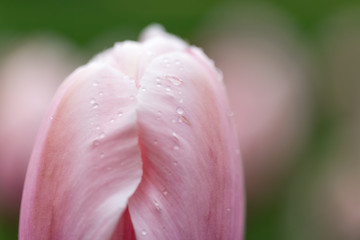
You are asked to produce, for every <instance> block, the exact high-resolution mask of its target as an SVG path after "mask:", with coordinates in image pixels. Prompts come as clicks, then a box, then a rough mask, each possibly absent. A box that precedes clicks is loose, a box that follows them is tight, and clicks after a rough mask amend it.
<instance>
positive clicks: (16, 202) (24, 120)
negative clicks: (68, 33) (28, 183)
mask: <svg viewBox="0 0 360 240" xmlns="http://www.w3.org/2000/svg"><path fill="white" fill-rule="evenodd" d="M53 40H54V39H51V41H49V39H48V38H36V39H32V40H30V41H27V42H25V44H21V45H20V46H18V47H17V48H15V49H13V50H11V51H9V53H8V54H6V55H5V56H3V58H2V59H1V60H2V62H1V65H0V123H1V124H0V210H4V211H5V210H6V211H7V210H10V209H11V211H15V212H18V211H19V210H20V200H21V192H22V187H23V183H24V179H25V172H26V167H27V164H28V161H29V159H30V155H31V150H32V147H33V144H34V141H35V137H36V132H37V130H38V127H39V126H40V121H41V119H42V117H43V114H44V113H45V112H46V110H47V107H48V105H49V103H50V101H51V98H52V96H53V94H54V93H55V91H56V88H57V87H58V86H59V85H60V83H61V81H62V79H63V78H64V77H65V76H66V75H67V74H69V73H70V72H71V70H72V69H71V67H72V65H71V61H68V59H67V58H66V55H65V53H64V51H63V50H64V46H63V44H58V43H54V41H53Z"/></svg>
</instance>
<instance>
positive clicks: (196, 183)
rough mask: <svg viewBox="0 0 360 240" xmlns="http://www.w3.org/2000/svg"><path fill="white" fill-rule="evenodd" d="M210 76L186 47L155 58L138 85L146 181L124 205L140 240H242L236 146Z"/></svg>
mask: <svg viewBox="0 0 360 240" xmlns="http://www.w3.org/2000/svg"><path fill="white" fill-rule="evenodd" d="M164 59H167V61H166V62H168V63H169V64H170V65H169V66H167V67H166V66H164ZM210 69H214V67H213V66H211V63H209V62H206V61H204V56H203V55H202V54H201V52H200V51H199V50H198V49H195V48H190V49H188V51H187V52H186V53H184V52H172V53H169V54H165V55H162V56H161V57H159V58H156V59H154V60H153V61H152V63H151V64H150V65H149V66H148V68H147V71H146V72H145V73H144V76H143V78H142V79H141V81H140V84H141V85H142V87H144V88H146V91H145V92H140V93H139V95H138V101H139V106H138V111H137V112H138V122H139V123H138V124H139V144H140V148H141V152H142V156H143V171H144V174H143V179H142V182H141V183H140V185H139V188H138V190H137V191H136V192H135V194H134V196H133V197H132V198H131V199H130V202H129V210H130V215H131V218H132V220H133V224H134V228H135V232H136V234H137V236H138V239H142V237H144V239H145V237H147V238H148V239H160V240H161V239H220V238H221V239H241V237H242V226H243V219H242V218H243V212H244V209H243V204H244V202H243V200H242V199H243V195H242V193H243V189H242V182H241V181H242V179H241V177H240V176H239V174H240V171H239V170H240V166H239V163H240V160H239V155H238V154H237V145H236V144H237V141H236V139H235V137H234V134H233V132H234V129H233V128H232V125H231V120H230V119H229V116H228V115H229V114H228V113H229V108H228V106H227V104H226V98H225V91H224V89H223V85H222V82H221V81H219V77H218V75H217V73H216V72H214V71H210ZM159 79H160V82H159ZM158 84H160V86H159V85H158ZM219 126H221V127H219Z"/></svg>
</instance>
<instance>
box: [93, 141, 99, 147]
mask: <svg viewBox="0 0 360 240" xmlns="http://www.w3.org/2000/svg"><path fill="white" fill-rule="evenodd" d="M92 144H93V146H94V147H97V146H99V144H100V142H99V140H94V141H93V143H92Z"/></svg>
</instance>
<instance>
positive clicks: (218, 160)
mask: <svg viewBox="0 0 360 240" xmlns="http://www.w3.org/2000/svg"><path fill="white" fill-rule="evenodd" d="M228 112H229V107H228V103H227V100H226V94H225V91H224V86H223V82H222V80H221V79H220V77H219V75H218V73H217V71H216V69H215V67H214V65H213V64H212V62H211V61H210V60H209V59H208V58H207V57H206V56H205V55H204V54H203V53H202V52H201V50H199V49H198V48H195V47H191V46H188V44H186V43H185V42H183V41H182V40H180V39H178V38H176V37H174V36H172V35H169V34H167V33H165V32H163V31H162V29H161V28H160V27H159V26H153V27H150V28H148V29H147V30H146V31H145V33H144V34H143V38H142V41H141V42H132V41H126V42H123V43H117V44H115V46H114V47H113V48H112V49H110V50H107V51H106V52H104V53H102V54H100V55H99V56H97V57H95V58H94V59H93V60H92V61H90V62H89V63H88V64H87V65H85V66H83V67H80V68H79V69H78V70H76V71H75V72H74V73H73V74H72V75H70V76H69V77H68V78H67V79H66V80H65V82H64V83H63V85H62V86H61V87H60V89H59V90H58V92H57V94H56V96H55V98H54V100H53V102H52V105H51V110H50V112H49V115H48V117H47V120H46V121H45V122H44V124H43V126H42V128H41V130H40V133H39V136H38V139H37V142H36V145H35V148H34V151H33V154H32V158H31V162H30V166H29V169H28V173H27V177H26V182H25V188H24V195H23V201H22V209H21V219H20V233H19V236H20V239H37V240H38V239H157V240H161V239H204V240H205V239H206V240H208V239H242V235H243V217H244V216H243V215H244V206H243V205H244V195H243V185H242V172H241V166H240V164H239V154H238V151H237V146H238V144H237V140H236V136H235V133H234V129H233V126H232V123H231V119H230V118H229V116H228Z"/></svg>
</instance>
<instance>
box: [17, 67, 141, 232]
mask: <svg viewBox="0 0 360 240" xmlns="http://www.w3.org/2000/svg"><path fill="white" fill-rule="evenodd" d="M136 91H137V90H136V87H135V86H134V85H133V84H129V80H128V79H127V78H126V76H125V75H123V74H122V73H121V72H119V71H117V70H115V69H112V68H109V67H107V66H104V65H101V64H97V63H95V64H90V65H88V66H86V67H84V68H81V69H80V70H78V71H76V72H75V73H74V74H73V75H72V76H70V77H69V79H68V80H67V81H66V83H65V84H64V85H63V86H62V89H60V91H59V93H58V94H57V96H56V99H55V104H53V108H52V110H51V117H50V118H49V119H47V120H46V122H45V123H44V127H43V129H42V130H41V132H40V136H39V139H38V141H37V144H36V146H35V150H34V152H33V155H32V159H31V164H30V168H29V170H28V176H27V180H26V185H25V190H24V197H23V200H22V201H23V202H22V212H21V223H20V239H24V238H26V239H89V238H91V239H110V237H111V235H112V233H113V232H114V230H115V227H116V225H117V222H118V220H119V218H120V217H121V215H122V214H123V213H124V211H125V210H126V208H127V202H128V199H129V197H130V196H131V195H132V194H133V193H134V191H135V189H136V188H137V186H138V184H139V182H140V180H141V175H142V162H141V153H140V149H139V147H138V137H137V134H138V133H137V125H136V114H135V111H134V110H135V108H134V106H135V105H136V99H134V97H133V96H132V94H134V93H136ZM34 223H36V224H34Z"/></svg>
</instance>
